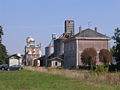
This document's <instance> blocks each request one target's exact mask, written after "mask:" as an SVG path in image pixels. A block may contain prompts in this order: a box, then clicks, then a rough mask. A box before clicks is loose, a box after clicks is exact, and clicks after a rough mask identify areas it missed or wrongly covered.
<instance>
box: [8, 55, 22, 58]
mask: <svg viewBox="0 0 120 90" xmlns="http://www.w3.org/2000/svg"><path fill="white" fill-rule="evenodd" d="M11 57H17V58H21V57H20V56H18V55H17V54H14V55H11V56H9V57H8V58H11Z"/></svg>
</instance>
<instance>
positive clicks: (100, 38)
mask: <svg viewBox="0 0 120 90" xmlns="http://www.w3.org/2000/svg"><path fill="white" fill-rule="evenodd" d="M109 40H110V38H109V37H108V36H106V35H103V34H101V33H99V32H98V31H97V28H96V27H95V30H91V29H89V28H88V29H85V30H82V28H81V27H80V28H79V33H78V34H76V35H74V36H73V37H71V38H68V39H67V40H65V42H64V66H65V67H66V68H78V67H79V66H81V65H83V64H82V62H81V53H82V52H83V50H84V49H86V48H94V49H96V51H97V57H96V58H97V62H96V64H101V63H100V62H99V56H98V55H99V51H100V50H101V49H108V50H109V42H108V41H109Z"/></svg>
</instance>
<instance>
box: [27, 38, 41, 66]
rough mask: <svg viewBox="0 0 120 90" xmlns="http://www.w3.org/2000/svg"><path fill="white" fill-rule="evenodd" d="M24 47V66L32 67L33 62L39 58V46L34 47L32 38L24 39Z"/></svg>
mask: <svg viewBox="0 0 120 90" xmlns="http://www.w3.org/2000/svg"><path fill="white" fill-rule="evenodd" d="M26 43H27V45H26V46H25V64H26V65H30V66H31V65H33V60H35V59H37V58H39V57H41V45H35V40H34V39H33V38H32V37H28V38H27V39H26Z"/></svg>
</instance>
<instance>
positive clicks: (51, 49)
mask: <svg viewBox="0 0 120 90" xmlns="http://www.w3.org/2000/svg"><path fill="white" fill-rule="evenodd" d="M55 39H56V34H55V33H54V34H52V40H51V42H50V44H49V45H48V46H47V47H45V57H46V66H47V61H48V57H49V56H50V55H52V54H53V53H54V40H55Z"/></svg>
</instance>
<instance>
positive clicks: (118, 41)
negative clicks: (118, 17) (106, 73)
mask: <svg viewBox="0 0 120 90" xmlns="http://www.w3.org/2000/svg"><path fill="white" fill-rule="evenodd" d="M112 38H113V40H115V42H114V43H115V45H114V55H115V59H116V61H117V62H120V29H119V28H117V29H115V33H114V36H113V37H112Z"/></svg>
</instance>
